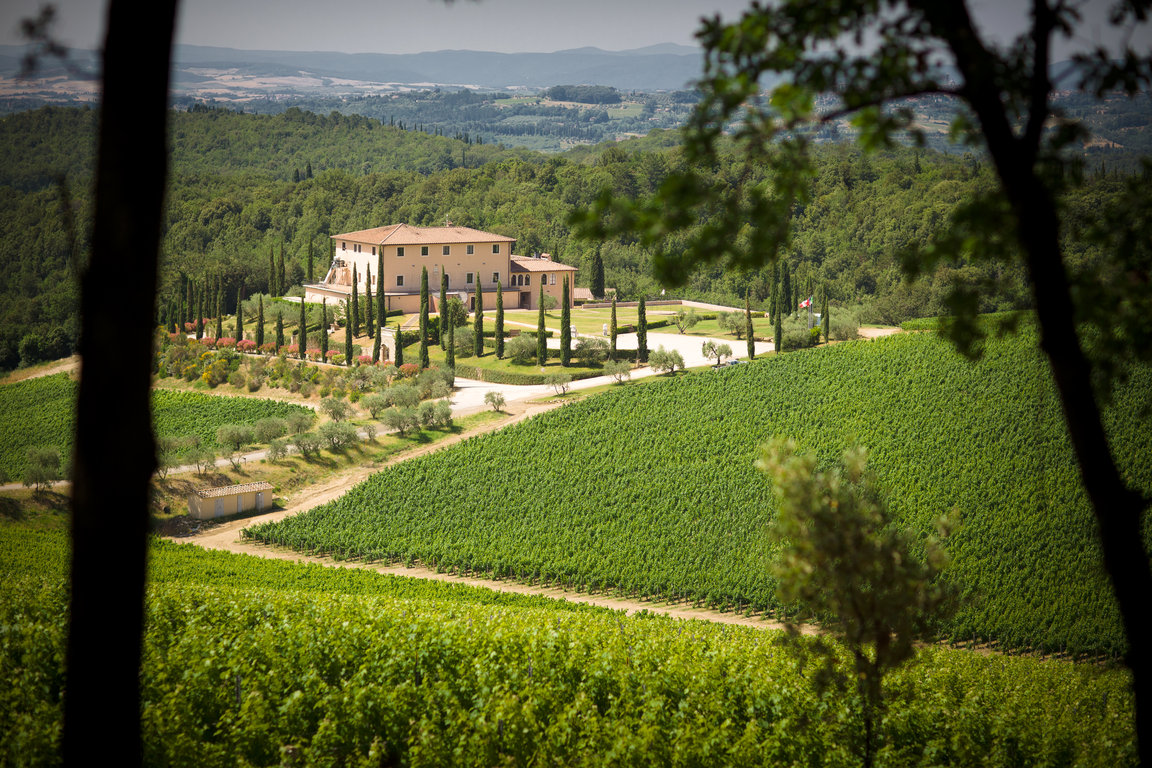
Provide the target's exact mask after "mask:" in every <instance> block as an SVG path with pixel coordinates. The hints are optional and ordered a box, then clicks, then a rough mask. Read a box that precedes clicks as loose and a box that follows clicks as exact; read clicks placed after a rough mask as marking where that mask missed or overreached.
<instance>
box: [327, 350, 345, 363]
mask: <svg viewBox="0 0 1152 768" xmlns="http://www.w3.org/2000/svg"><path fill="white" fill-rule="evenodd" d="M336 355H340V353H339V352H337V351H336V350H335V349H330V350H328V362H332V359H333V358H334V357H336ZM340 359H344V356H343V355H340Z"/></svg>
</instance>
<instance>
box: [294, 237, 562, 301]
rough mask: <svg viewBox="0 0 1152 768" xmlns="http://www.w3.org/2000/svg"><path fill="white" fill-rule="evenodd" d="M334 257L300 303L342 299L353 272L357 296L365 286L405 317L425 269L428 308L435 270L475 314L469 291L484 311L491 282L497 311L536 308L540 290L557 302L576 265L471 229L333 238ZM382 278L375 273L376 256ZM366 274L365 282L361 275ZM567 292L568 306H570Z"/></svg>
mask: <svg viewBox="0 0 1152 768" xmlns="http://www.w3.org/2000/svg"><path fill="white" fill-rule="evenodd" d="M332 240H333V242H334V243H335V246H336V247H335V257H334V258H333V259H332V266H331V267H330V268H329V269H328V274H327V275H325V276H324V279H323V280H322V281H321V282H319V283H309V284H305V286H304V300H305V301H311V302H317V303H319V302H320V301H321V300H322V299H325V298H327V299H328V300H329V301H330V302H332V301H335V302H339V301H347V300H349V299H350V297H351V295H352V270H353V268H355V270H356V281H357V290H358V291H359V294H360V296H361V297H363V295H364V289H365V287H366V286H367V285H368V284H371V286H372V295H373V296H380V295H383V296H384V297H385V301H386V302H387V306H388V309H390V310H397V309H398V310H402V311H404V312H406V313H414V312H419V311H420V271H421V269H422V268H423V267H427V268H428V296H429V311H431V312H439V311H440V307H439V306H438V304H439V301H440V270H441V269H443V270H444V272H445V273H446V274H447V275H448V295H449V296H455V297H457V298H459V299H460V301H461V302H463V304H464V306H466V307H468V309H469V311H473V310H474V309H475V304H476V288H477V285H479V286H480V287H481V288H482V289H483V291H484V309H485V310H488V309H495V307H496V282H497V280H499V281H500V285H501V287H502V290H503V293H504V308H505V309H536V308H537V307H538V306H539V303H540V287H541V286H543V287H544V292H545V293H546V294H548V295H550V296H552V297H553V298H555V299H556V304H557V306H559V305H560V300H561V293H562V286H563V280H564V276H565V275H567V276H568V278H569V285H570V286H572V285H573V284H574V283H575V278H576V267H571V266H568V265H567V264H561V263H559V262H557V261H553V260H552V258H551V257H550V256H549V255H548V254H546V253H543V254H540V255H538V256H516V255H513V253H512V248H513V246H514V245H515V243H516V240H515V238H511V237H506V236H504V235H497V234H493V233H491V232H482V231H480V230H478V229H472V228H471V227H456V226H451V225H449V226H445V227H412V226H409V225H407V224H393V225H391V226H387V227H376V228H375V229H364V230H361V231H359V232H345V233H344V234H342V235H333V236H332ZM381 253H382V254H383V255H384V273H383V274H382V275H378V274H376V272H377V264H378V262H379V258H380V254H381ZM369 276H370V278H369ZM572 300H573V299H572V292H570V293H569V297H568V301H569V306H571V304H572Z"/></svg>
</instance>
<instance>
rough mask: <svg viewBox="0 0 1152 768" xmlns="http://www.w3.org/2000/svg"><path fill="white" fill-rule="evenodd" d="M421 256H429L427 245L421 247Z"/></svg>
mask: <svg viewBox="0 0 1152 768" xmlns="http://www.w3.org/2000/svg"><path fill="white" fill-rule="evenodd" d="M420 255H421V256H427V255H428V246H426V245H422V246H420Z"/></svg>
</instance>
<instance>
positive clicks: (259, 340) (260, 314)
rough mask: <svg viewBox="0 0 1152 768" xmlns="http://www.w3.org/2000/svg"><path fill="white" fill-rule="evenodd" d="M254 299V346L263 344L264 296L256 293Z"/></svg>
mask: <svg viewBox="0 0 1152 768" xmlns="http://www.w3.org/2000/svg"><path fill="white" fill-rule="evenodd" d="M256 301H257V302H258V303H257V304H256V346H258V347H261V346H263V345H264V297H263V296H260V295H257V296H256ZM277 349H279V347H277Z"/></svg>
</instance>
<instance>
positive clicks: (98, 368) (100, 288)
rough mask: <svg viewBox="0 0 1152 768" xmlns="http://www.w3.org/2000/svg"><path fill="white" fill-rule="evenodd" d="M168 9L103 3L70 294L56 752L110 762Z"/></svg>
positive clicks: (151, 285)
mask: <svg viewBox="0 0 1152 768" xmlns="http://www.w3.org/2000/svg"><path fill="white" fill-rule="evenodd" d="M175 15H176V2H175V0H158V2H152V3H127V2H123V0H113V2H112V3H111V5H110V7H109V11H108V33H107V39H106V40H105V46H104V70H103V78H104V93H103V102H102V107H101V110H100V137H99V146H98V148H97V153H98V154H97V165H96V210H95V220H94V224H93V233H92V255H91V261H90V264H89V267H88V270H87V272H86V273H85V275H84V278H83V283H82V290H81V298H80V317H81V321H82V323H83V325H82V330H81V338H80V354H81V355H82V357H83V361H84V362H83V367H82V369H81V377H80V390H79V396H78V399H77V406H76V439H75V454H74V456H73V484H72V574H71V579H72V595H71V601H72V602H71V612H70V622H69V627H68V649H67V658H66V662H65V667H66V670H67V687H66V689H65V694H64V726H63V728H64V730H63V755H64V761H65V763H68V764H73V765H90V764H91V763H92V762H93V761H94V759H95V758H96V756H97V755H102V756H106V757H108V758H111V759H113V761H114V762H115V763H116V764H118V765H139V764H140V762H141V760H142V751H141V743H140V690H139V675H140V671H139V670H140V648H141V642H142V630H143V620H144V579H145V568H146V560H147V534H148V483H149V479H150V478H151V476H152V472H153V470H154V469H155V467H156V451H155V445H154V441H153V437H152V413H151V400H150V388H151V363H152V335H153V331H154V330H155V327H154V324H153V317H154V315H155V300H156V298H155V296H156V271H157V253H158V249H159V241H160V217H161V212H162V208H163V201H164V192H165V186H166V182H167V151H166V137H167V135H168V132H167V119H168V113H167V106H168V71H169V59H170V55H171V50H172V28H173V22H174V19H175ZM113 756H114V757H113Z"/></svg>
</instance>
